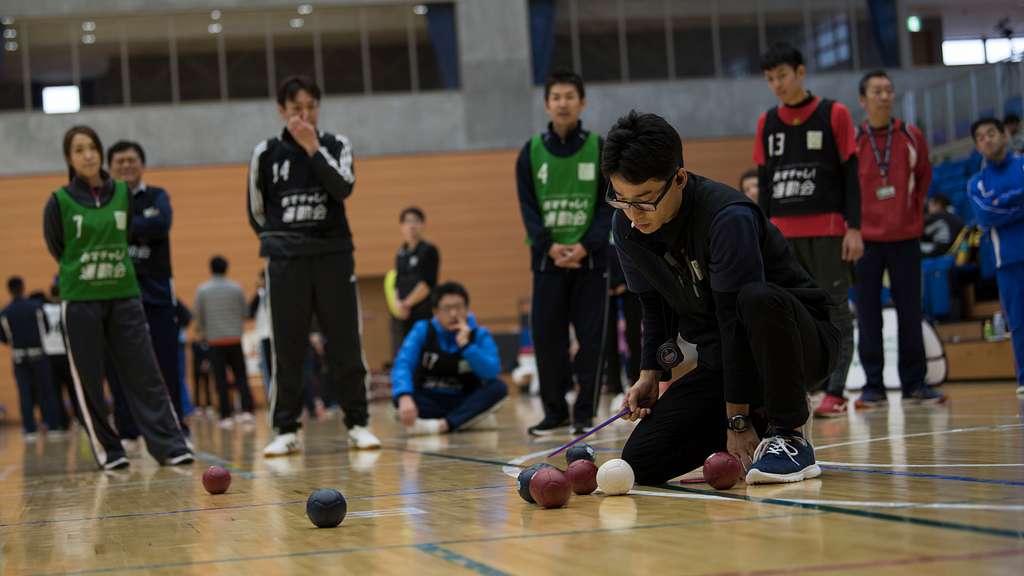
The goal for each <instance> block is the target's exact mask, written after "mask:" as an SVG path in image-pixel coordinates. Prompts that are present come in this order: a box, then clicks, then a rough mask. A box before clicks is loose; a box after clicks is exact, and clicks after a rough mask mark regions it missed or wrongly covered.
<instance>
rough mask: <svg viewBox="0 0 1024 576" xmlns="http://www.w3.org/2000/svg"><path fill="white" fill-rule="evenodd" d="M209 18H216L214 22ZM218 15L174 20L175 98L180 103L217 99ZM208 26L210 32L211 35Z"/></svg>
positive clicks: (218, 69)
mask: <svg viewBox="0 0 1024 576" xmlns="http://www.w3.org/2000/svg"><path fill="white" fill-rule="evenodd" d="M212 16H216V17H217V19H214V18H213V17H212ZM220 17H221V16H220V13H219V12H217V13H215V14H212V15H211V14H209V13H200V14H185V15H181V16H177V17H175V18H174V34H175V41H176V47H177V53H178V97H179V98H180V99H181V101H182V102H190V101H196V100H218V99H220V98H221V93H220V90H221V85H220V78H221V76H220V53H219V47H218V44H219V43H220V39H221V38H222V37H221V35H220V34H219V33H218V30H219V29H218V26H217V25H219V23H218V20H219V19H220ZM211 25H213V29H212V30H213V31H212V32H211V28H210V27H211Z"/></svg>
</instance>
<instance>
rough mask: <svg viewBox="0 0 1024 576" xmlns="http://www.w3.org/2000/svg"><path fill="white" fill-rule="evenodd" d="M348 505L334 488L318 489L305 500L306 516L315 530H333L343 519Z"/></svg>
mask: <svg viewBox="0 0 1024 576" xmlns="http://www.w3.org/2000/svg"><path fill="white" fill-rule="evenodd" d="M346 512H348V503H347V502H345V497H344V496H342V495H341V492H338V491H337V490H335V489H334V488H320V489H319V490H316V491H314V492H313V493H312V494H310V495H309V499H308V500H306V516H309V521H310V522H312V523H313V524H314V525H316V527H317V528H334V527H335V526H337V525H338V524H341V521H342V520H344V519H345V513H346Z"/></svg>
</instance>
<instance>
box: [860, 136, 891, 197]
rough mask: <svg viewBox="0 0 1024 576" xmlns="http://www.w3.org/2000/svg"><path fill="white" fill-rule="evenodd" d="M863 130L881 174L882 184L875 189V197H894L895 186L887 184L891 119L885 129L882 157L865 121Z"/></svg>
mask: <svg viewBox="0 0 1024 576" xmlns="http://www.w3.org/2000/svg"><path fill="white" fill-rule="evenodd" d="M864 131H865V132H866V133H867V135H868V142H869V143H870V144H871V152H872V153H873V154H874V155H875V164H877V165H878V171H879V172H880V173H881V174H882V185H881V186H879V187H878V188H876V189H875V198H877V199H879V200H888V199H890V198H895V197H896V187H895V186H893V185H892V184H889V163H890V161H891V160H892V133H893V121H892V120H889V125H888V126H887V127H886V130H885V157H884V158H883V156H882V153H881V152H879V150H878V143H877V142H875V133H874V131H873V130H872V129H871V127H870V126H868V124H867V122H865V123H864Z"/></svg>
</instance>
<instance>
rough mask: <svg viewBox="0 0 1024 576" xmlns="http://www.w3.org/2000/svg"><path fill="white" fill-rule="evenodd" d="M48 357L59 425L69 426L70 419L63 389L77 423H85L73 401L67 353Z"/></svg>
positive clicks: (73, 392)
mask: <svg viewBox="0 0 1024 576" xmlns="http://www.w3.org/2000/svg"><path fill="white" fill-rule="evenodd" d="M48 358H49V359H50V374H51V375H52V376H53V390H54V394H55V395H56V398H57V408H58V412H57V417H58V418H60V421H61V425H62V426H63V427H64V428H69V427H70V426H71V419H70V417H69V416H68V411H67V410H66V409H65V408H64V391H65V390H66V391H67V393H68V399H69V400H70V401H71V409H72V410H74V411H75V419H77V420H78V423H79V424H82V425H85V421H84V420H82V409H81V408H79V407H78V402H76V401H75V384H74V382H72V380H71V365H70V364H68V355H67V354H54V355H52V356H48Z"/></svg>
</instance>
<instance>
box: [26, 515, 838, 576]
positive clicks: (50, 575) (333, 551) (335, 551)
mask: <svg viewBox="0 0 1024 576" xmlns="http://www.w3.org/2000/svg"><path fill="white" fill-rule="evenodd" d="M820 514H821V512H820V511H816V510H812V511H807V512H800V513H796V514H793V513H786V514H763V515H755V516H745V517H742V518H730V519H726V520H714V519H703V520H687V521H685V522H665V523H659V524H641V525H635V526H628V527H615V528H611V527H609V528H593V529H590V530H563V531H558V532H538V533H532V534H506V535H502V536H487V537H479V538H457V539H451V540H438V541H435V542H422V543H420V544H387V545H381V546H357V547H351V548H330V549H325V550H305V551H301V552H284V553H280V554H265V555H260V556H235V557H228V558H216V559H211V560H192V561H187V562H164V563H155V564H137V565H134V566H116V567H108V568H93V569H88V570H79V571H77V572H39V573H36V575H35V576H56V575H58V574H110V573H114V572H131V571H139V570H161V569H169V568H186V567H193V566H204V565H210V564H228V563H239V562H258V561H262V560H279V559H282V558H302V557H310V556H334V555H341V554H353V553H360V552H380V551H386V550H400V549H413V550H415V549H417V548H418V547H419V546H423V545H424V544H433V545H435V546H452V545H460V544H480V543H485V542H505V541H511V540H533V539H537V538H552V537H561V536H585V535H587V534H595V533H618V532H630V531H633V530H655V529H659V528H678V527H684V526H707V525H715V524H737V523H741V522H756V521H761V520H782V519H789V518H793V517H795V516H818V515H820Z"/></svg>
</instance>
